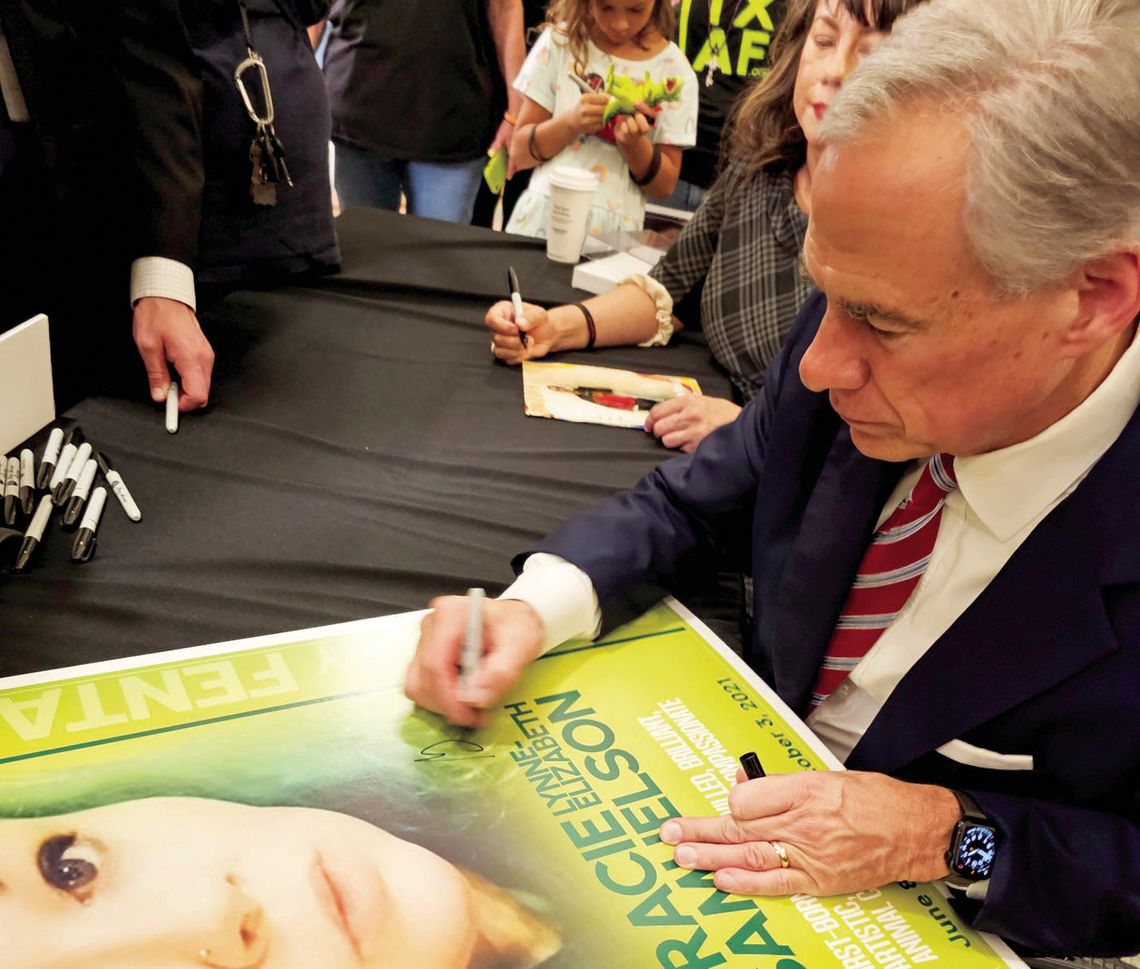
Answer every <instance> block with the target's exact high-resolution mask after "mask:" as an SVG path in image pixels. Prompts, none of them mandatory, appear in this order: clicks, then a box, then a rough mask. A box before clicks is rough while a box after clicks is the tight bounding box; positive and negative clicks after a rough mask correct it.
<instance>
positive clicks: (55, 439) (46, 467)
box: [36, 427, 63, 491]
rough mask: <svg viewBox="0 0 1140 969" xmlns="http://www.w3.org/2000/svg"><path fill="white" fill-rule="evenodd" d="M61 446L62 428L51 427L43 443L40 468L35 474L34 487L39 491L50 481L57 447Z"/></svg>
mask: <svg viewBox="0 0 1140 969" xmlns="http://www.w3.org/2000/svg"><path fill="white" fill-rule="evenodd" d="M62 446H63V428H62V427H53V428H52V430H51V433H50V434H49V435H48V439H47V444H46V445H44V456H43V457H42V458H40V470H39V473H38V474H37V475H36V487H37V488H39V489H40V490H41V491H42V490H43V489H44V488H46V487H47V486H48V484H49V482H50V481H51V476H52V472H53V471H55V462H56V461H57V460H58V459H59V449H60V448H61V447H62Z"/></svg>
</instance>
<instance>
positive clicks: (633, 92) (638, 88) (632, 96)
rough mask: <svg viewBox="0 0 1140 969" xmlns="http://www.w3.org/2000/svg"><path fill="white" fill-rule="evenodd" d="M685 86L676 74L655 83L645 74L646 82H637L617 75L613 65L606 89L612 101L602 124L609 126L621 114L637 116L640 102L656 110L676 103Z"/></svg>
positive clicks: (607, 77)
mask: <svg viewBox="0 0 1140 969" xmlns="http://www.w3.org/2000/svg"><path fill="white" fill-rule="evenodd" d="M684 84H685V79H684V78H683V77H680V76H678V75H675V74H671V75H669V76H668V77H666V78H664V79H662V80H660V81H654V80H653V79H652V78H650V76H649V72H648V71H646V72H645V80H644V81H635V80H634V79H633V78H631V77H625V76H624V75H622V74H615V73H614V66H613V64H611V65H610V69H609V70H608V71H607V72H606V87H605V91H606V93H607V94H608V95H609V96H610V100H609V103H608V104H607V105H606V110H605V113H604V114H603V115H602V124H608V123H609V122H610V121H611V120H612V119H613V118H615V117H616V116H617V115H619V114H636V113H637V103H638V102H639V101H641V102H643V103H644V104H645V105H646V106H648V107H650V108H655V107H656V106H657V105H659V104H663V103H664V102H666V101H676V100H677V99H678V98H679V97H680V96H681V88H682V87H684Z"/></svg>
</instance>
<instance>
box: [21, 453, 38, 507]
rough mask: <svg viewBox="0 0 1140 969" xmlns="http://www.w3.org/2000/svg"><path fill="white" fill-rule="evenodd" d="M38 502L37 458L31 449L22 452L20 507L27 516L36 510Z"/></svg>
mask: <svg viewBox="0 0 1140 969" xmlns="http://www.w3.org/2000/svg"><path fill="white" fill-rule="evenodd" d="M35 501H36V456H35V455H34V454H32V449H31V448H30V447H26V448H24V449H23V450H22V451H21V452H20V505H21V506H22V507H23V509H24V514H25V515H30V514H31V513H32V511H33V510H34V509H35V507H36V506H35Z"/></svg>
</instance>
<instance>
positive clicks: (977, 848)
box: [953, 823, 997, 879]
mask: <svg viewBox="0 0 1140 969" xmlns="http://www.w3.org/2000/svg"><path fill="white" fill-rule="evenodd" d="M996 848H997V839H996V838H995V837H994V829H993V828H991V827H989V826H988V825H982V824H968V823H967V824H963V825H962V827H961V828H960V829H959V837H958V847H957V850H956V851H955V852H954V859H953V862H954V863H953V868H954V873H955V874H957V875H962V876H964V877H966V878H978V879H980V878H989V877H990V870H991V869H992V868H993V864H994V852H995V850H996Z"/></svg>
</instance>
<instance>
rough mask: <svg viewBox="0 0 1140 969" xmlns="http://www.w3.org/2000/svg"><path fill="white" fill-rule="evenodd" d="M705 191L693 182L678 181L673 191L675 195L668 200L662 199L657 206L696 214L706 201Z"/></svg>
mask: <svg viewBox="0 0 1140 969" xmlns="http://www.w3.org/2000/svg"><path fill="white" fill-rule="evenodd" d="M704 197H705V190H704V189H703V188H701V187H700V186H699V185H694V184H693V183H692V182H685V181H682V180H681V179H679V178H678V179H677V187H676V188H674V189H673V194H672V195H670V196H669V197H668V198H667V199H662V200H661V201H659V202H657V203H656V204H657V205H664V206H665V207H666V208H670V209H682V210H684V211H685V212H696V211H697V209H699V208H700V206H701V202H702V201H703V200H704Z"/></svg>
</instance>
